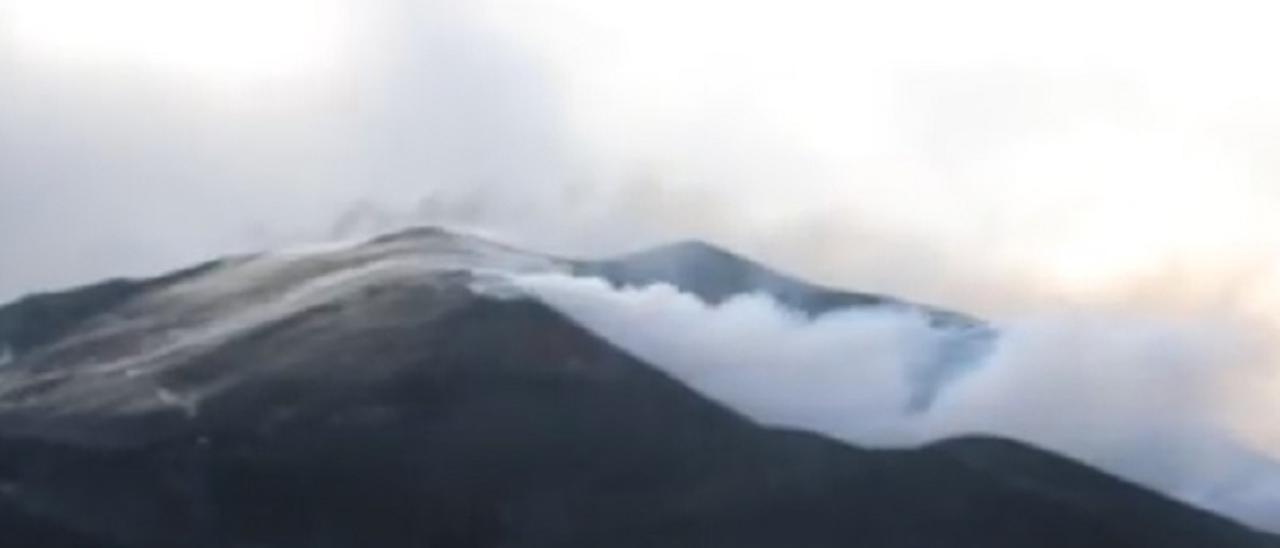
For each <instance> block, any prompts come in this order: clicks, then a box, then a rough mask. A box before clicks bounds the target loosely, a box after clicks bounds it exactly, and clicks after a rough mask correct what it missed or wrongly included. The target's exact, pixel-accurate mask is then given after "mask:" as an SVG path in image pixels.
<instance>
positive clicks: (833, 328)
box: [517, 275, 1280, 530]
mask: <svg viewBox="0 0 1280 548" xmlns="http://www.w3.org/2000/svg"><path fill="white" fill-rule="evenodd" d="M517 283H518V285H520V286H521V287H523V288H524V289H525V290H526V291H528V292H530V293H531V294H533V295H536V296H538V297H539V298H540V299H542V300H544V301H546V302H547V303H549V304H551V305H552V306H554V307H556V308H558V309H559V310H561V311H563V312H564V313H566V314H567V315H568V316H569V317H571V318H573V319H574V320H575V321H578V322H580V323H582V324H583V325H584V326H586V327H587V328H589V329H591V330H593V331H595V332H596V333H598V334H599V335H601V336H603V337H604V338H606V339H608V340H610V341H612V342H613V343H615V344H617V345H618V346H620V347H621V348H624V349H626V350H628V351H630V352H632V353H634V354H636V355H637V356H639V357H641V358H643V359H645V360H647V361H649V362H651V363H653V364H655V365H657V366H658V367H660V368H662V369H663V370H665V371H667V372H668V373H670V374H672V375H673V376H675V377H676V378H678V379H680V380H681V381H683V382H685V383H687V384H688V385H690V386H692V387H693V388H695V389H696V390H699V391H700V392H702V393H704V394H706V395H708V396H709V397H711V398H713V399H716V400H718V401H721V402H723V403H725V404H726V405H728V406H730V407H732V408H734V409H738V410H740V411H742V412H744V413H746V414H747V415H748V416H751V417H752V418H754V419H756V420H759V421H761V422H763V423H766V424H771V425H778V426H786V427H792V428H800V429H805V430H811V431H817V432H821V433H825V434H828V435H831V436H833V437H836V438H840V439H843V440H847V441H849V442H852V443H855V444H858V445H863V446H880V447H898V446H913V445H918V444H921V443H925V442H928V441H931V440H937V439H941V438H946V437H950V436H955V435H962V434H970V433H985V434H995V435H1002V436H1008V437H1013V438H1016V439H1021V440H1024V441H1027V442H1030V443H1033V444H1036V445H1039V446H1041V447H1045V448H1049V449H1053V450H1056V451H1059V452H1061V453H1064V454H1067V455H1071V456H1074V457H1076V458H1079V459H1082V460H1084V461H1086V462H1090V463H1092V464H1094V465H1096V466H1099V467H1101V468H1103V469H1106V470H1109V471H1111V472H1113V473H1116V474H1119V475H1121V476H1124V477H1127V478H1129V479H1131V480H1133V481H1137V482H1139V483H1142V484H1145V485H1148V486H1150V487H1152V488H1155V489H1158V490H1161V491H1163V492H1166V493H1169V494H1171V495H1173V496H1175V497H1178V498H1181V499H1183V500H1186V501H1188V502H1191V503H1194V504H1197V505H1201V506H1204V507H1208V508H1211V509H1215V510H1218V511H1221V512H1223V513H1226V514H1228V515H1232V516H1235V517H1236V518H1238V519H1241V520H1244V521H1247V522H1250V523H1252V524H1254V525H1256V526H1259V527H1266V528H1269V529H1271V530H1280V519H1278V518H1277V516H1280V489H1277V488H1278V487H1280V461H1278V460H1276V459H1277V457H1280V453H1278V452H1274V451H1275V450H1276V449H1280V448H1278V447H1274V446H1273V447H1271V448H1270V449H1271V451H1273V452H1271V453H1268V452H1267V449H1268V448H1266V447H1260V446H1258V445H1255V444H1253V443H1251V440H1248V439H1246V438H1243V437H1241V435H1242V434H1243V433H1244V432H1245V431H1248V430H1249V429H1251V428H1254V427H1256V426H1257V425H1258V424H1264V423H1265V421H1267V420H1268V418H1269V417H1271V416H1274V415H1271V414H1270V412H1273V411H1274V402H1273V401H1269V400H1268V399H1266V397H1265V396H1264V395H1262V394H1255V395H1252V396H1251V395H1249V394H1248V393H1247V392H1243V391H1241V390H1240V389H1239V388H1240V384H1242V383H1247V382H1252V381H1255V380H1256V379H1257V378H1258V376H1259V375H1265V374H1266V369H1265V368H1262V367H1259V365H1260V364H1266V363H1268V362H1266V361H1263V358H1265V357H1266V353H1267V352H1268V347H1267V345H1265V344H1262V341H1259V340H1249V339H1248V338H1247V337H1244V336H1243V335H1242V334H1241V332H1239V331H1235V330H1231V329H1224V328H1223V326H1222V325H1221V324H1217V323H1214V322H1206V321H1203V320H1201V321H1197V320H1171V319H1168V318H1160V317H1137V316H1119V315H1114V314H1103V313H1079V314H1074V315H1061V314H1060V315H1057V316H1049V317H1037V318H1028V319H1025V320H1016V321H1011V322H1007V323H1004V324H1002V325H1000V326H999V336H998V338H997V339H995V341H994V342H993V344H992V346H991V347H990V348H989V349H988V351H987V352H986V353H985V354H982V355H980V356H977V357H976V358H974V361H973V362H972V363H964V362H963V361H961V362H956V361H951V362H945V360H947V359H948V358H947V357H946V356H943V355H940V354H939V353H938V352H936V350H937V349H938V348H939V346H940V345H944V344H947V343H948V341H953V340H954V339H955V338H956V337H962V338H963V337H982V336H983V335H982V334H981V333H977V332H974V331H972V330H964V329H963V328H958V327H955V326H951V327H931V326H930V323H929V321H928V318H927V317H926V316H925V315H924V313H923V312H920V311H918V310H912V309H900V308H886V307H867V308H850V309H846V310H843V311H839V312H835V313H831V314H827V315H823V316H819V317H817V318H816V319H810V318H809V317H808V316H806V315H804V314H802V313H799V312H797V311H794V310H791V309H788V308H785V307H783V306H781V305H779V304H777V303H776V302H775V301H773V299H772V298H770V297H768V296H765V295H761V294H749V295H744V296H740V297H736V298H734V299H731V300H729V301H727V302H725V303H722V304H720V305H708V304H706V303H705V302H703V301H701V300H699V299H698V298H696V297H694V296H692V295H690V294H687V293H682V292H680V291H679V290H677V289H675V288H673V287H671V286H667V285H653V286H646V287H643V288H622V289H618V288H615V287H613V286H611V285H609V284H608V283H607V282H605V281H602V280H600V279H596V278H575V277H569V276H564V275H541V276H525V277H521V278H518V279H517ZM957 330H958V331H957ZM933 359H940V360H944V363H941V364H933V365H941V366H943V367H946V368H950V369H952V370H955V371H958V372H959V373H958V374H957V375H955V376H953V377H952V378H950V379H933V380H929V379H924V380H923V381H922V380H921V378H920V377H919V376H918V375H916V374H915V370H916V369H917V368H919V367H920V365H921V364H922V363H923V362H922V360H924V361H926V362H927V361H928V360H933ZM920 382H929V383H938V384H939V385H940V386H936V387H935V388H936V389H937V394H938V395H937V397H936V400H935V401H934V402H933V404H932V405H930V406H929V407H928V408H926V409H923V410H913V408H912V406H911V400H912V399H913V397H914V396H913V394H914V393H915V392H916V391H917V390H918V389H919V388H920V387H919V386H918V384H919V383H920ZM1250 398H1253V399H1252V400H1250ZM1242 400H1245V401H1242ZM1240 405H1244V406H1246V407H1251V408H1252V409H1253V410H1254V411H1255V412H1257V413H1260V414H1261V416H1253V417H1242V416H1239V415H1235V414H1234V413H1233V409H1235V408H1237V406H1240ZM1273 433H1274V431H1273Z"/></svg>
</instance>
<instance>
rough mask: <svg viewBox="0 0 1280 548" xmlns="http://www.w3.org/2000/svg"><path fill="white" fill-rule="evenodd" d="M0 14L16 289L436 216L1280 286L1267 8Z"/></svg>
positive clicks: (1092, 283) (289, 2)
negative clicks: (1277, 281) (1277, 278)
mask: <svg viewBox="0 0 1280 548" xmlns="http://www.w3.org/2000/svg"><path fill="white" fill-rule="evenodd" d="M0 10H2V11H0V13H3V17H0V37H2V38H3V40H0V48H2V49H0V251H3V256H4V257H5V259H4V261H5V262H4V265H3V266H4V268H3V269H2V270H0V298H5V297H13V296H16V295H18V294H20V293H23V292H27V291H31V290H38V289H47V288H54V287H59V286H63V285H66V284H70V283H79V282H85V281H89V280H93V279H97V278H100V277H102V276H107V275H114V274H141V273H149V272H155V271H158V270H162V269H165V268H170V267H174V266H178V265H181V264H183V263H187V262H192V261H196V260H200V259H203V258H206V257H208V256H211V255H216V254H222V253H227V252H235V251H244V250H250V249H257V248H262V247H271V246H276V245H281V244H283V243H288V242H297V241H306V240H314V239H324V238H329V237H333V236H335V235H344V234H355V233H361V232H368V231H372V230H377V229H379V228H385V227H388V226H394V225H396V224H398V223H403V222H408V221H409V220H415V221H419V222H433V221H436V222H444V221H451V222H462V221H467V222H472V223H476V224H480V225H484V226H487V227H490V228H492V229H495V230H506V231H508V232H510V233H513V234H516V235H517V236H518V237H519V238H521V239H525V240H529V241H530V242H531V243H533V244H535V245H540V246H543V247H551V248H556V249H568V250H581V251H592V252H597V251H601V250H611V249H617V248H620V247H627V246H635V245H640V244H642V243H646V242H649V241H655V240H659V239H665V238H671V237H681V236H688V235H693V236H700V237H706V238H710V239H714V240H717V241H720V242H723V243H727V244H730V245H732V246H735V247H737V248H739V249H743V250H745V251H748V252H751V253H753V254H756V255H759V256H763V257H765V258H768V259H770V260H771V261H773V262H777V263H785V264H787V265H789V266H790V267H791V268H792V269H794V270H799V271H801V272H803V273H805V274H808V275H810V276H814V277H818V278H821V279H824V280H828V281H833V282H838V283H843V284H847V285H857V286H860V287H864V288H867V289H874V290H884V291H893V292H897V293H903V294H906V295H908V296H912V297H916V298H921V299H925V300H930V301H935V302H942V303H945V304H953V305H955V306H966V307H975V308H985V309H990V311H991V312H993V313H994V312H999V311H1000V310H999V309H1000V308H1001V306H1002V305H998V304H993V303H1023V302H1033V301H1035V300H1036V299H1037V298H1041V297H1043V296H1044V295H1055V296H1057V295H1061V294H1070V295H1079V294H1089V295H1095V294H1105V295H1108V296H1114V295H1124V296H1125V298H1126V299H1131V298H1134V297H1133V295H1135V294H1137V295H1138V296H1139V297H1138V298H1141V299H1146V300H1161V299H1166V300H1167V299H1174V300H1177V299H1183V300H1187V299H1189V300H1194V301H1196V302H1198V303H1201V304H1203V303H1204V302H1210V301H1211V302H1213V303H1214V304H1215V305H1218V304H1221V303H1223V302H1226V303H1229V304H1230V306H1238V307H1245V308H1250V307H1252V308H1253V309H1255V311H1257V310H1262V311H1263V312H1264V313H1265V312H1266V309H1268V307H1270V306H1271V305H1275V304H1277V302H1278V301H1280V297H1278V296H1277V293H1278V292H1277V290H1276V288H1275V286H1276V284H1275V283H1274V282H1273V281H1272V280H1274V279H1275V278H1276V277H1277V275H1278V272H1277V271H1278V270H1280V267H1278V266H1277V255H1276V250H1277V249H1280V224H1278V223H1280V221H1277V219H1276V218H1275V216H1274V215H1272V212H1274V211H1277V210H1278V209H1277V208H1278V207H1280V184H1278V183H1277V181H1278V179H1277V177H1278V176H1280V171H1278V169H1280V165H1277V160H1276V158H1280V154H1277V152H1280V150H1277V149H1280V100H1277V99H1275V98H1276V97H1280V75H1278V74H1277V73H1276V72H1275V71H1274V70H1273V69H1272V60H1271V59H1270V54H1271V52H1274V51H1277V49H1280V43H1277V42H1280V37H1277V35H1276V34H1275V33H1274V32H1272V29H1271V28H1269V26H1268V22H1269V21H1274V20H1275V18H1274V15H1276V14H1275V13H1274V12H1273V8H1272V7H1270V6H1269V4H1268V3H1265V2H1256V3H1244V2H1214V3H1208V2H1204V3H1181V4H1179V5H1177V6H1170V5H1168V4H1167V3H1161V2H1146V1H1121V2H1114V1H1113V2H1101V1H1085V2H1072V3H1070V4H1063V3H1044V2H1012V1H996V0H981V1H976V2H965V3H954V2H943V1H935V0H915V1H906V2H868V3H858V2H854V3H834V2H818V1H812V0H800V1H797V2H786V3H782V2H729V1H721V0H713V1H701V2H686V1H679V2H677V1H675V0H658V1H649V2H622V1H617V0H606V1H595V2H581V1H571V0H539V1H534V0H480V1H469V2H430V1H424V0H379V1H375V2H355V1H354V0H316V1H304V0H258V1H249V0H225V1H221V2H200V1H196V0H181V1H174V0H164V1H161V0H113V1H111V2H102V1H97V0H0ZM886 264H889V265H894V267H893V268H888V269H885V268H877V266H882V265H886ZM992 292H1003V293H1008V295H998V296H996V297H995V298H992V297H991V295H990V294H991V293H992ZM1015 294H1016V298H1015ZM1023 294H1029V295H1033V297H1030V298H1024V297H1023V296H1022V295H1023ZM1189 295H1190V296H1191V297H1188V296H1189ZM1035 296H1038V297H1035ZM1250 303H1252V304H1250ZM1259 303H1264V304H1265V305H1266V306H1263V304H1259ZM1008 306H1012V307H1013V308H1017V307H1018V306H1023V305H1021V304H1018V305H1008Z"/></svg>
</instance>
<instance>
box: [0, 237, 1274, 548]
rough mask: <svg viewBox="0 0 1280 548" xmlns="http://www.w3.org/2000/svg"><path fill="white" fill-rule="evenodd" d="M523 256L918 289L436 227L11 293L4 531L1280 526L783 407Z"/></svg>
mask: <svg viewBox="0 0 1280 548" xmlns="http://www.w3.org/2000/svg"><path fill="white" fill-rule="evenodd" d="M527 273H560V274H568V275H591V276H600V277H604V278H606V279H608V280H610V281H611V282H613V283H615V284H618V285H627V284H649V283H670V284H673V285H676V286H677V287H680V288H682V289H683V290H685V291H687V292H689V293H692V294H694V295H697V296H699V297H700V298H703V299H705V300H708V301H709V302H717V301H721V300H725V299H728V298H732V297H733V296H734V295H737V294H741V293H745V292H764V293H768V294H770V295H773V296H774V298H775V299H777V300H778V301H779V302H780V303H782V304H784V305H786V306H792V307H795V308H796V309H798V310H803V311H805V312H806V313H810V314H822V313H825V312H829V311H831V310H835V309H838V308H842V307H849V306H914V305H910V304H908V303H903V302H900V301H897V300H894V299H890V298H887V297H880V296H875V295H864V294H856V293H842V292H837V291H833V290H828V289H823V288H818V287H815V286H811V285H809V284H805V283H803V282H800V281H798V280H795V279H793V278H790V277H787V276H784V275H782V274H779V273H776V272H773V271H770V270H768V269H766V268H764V267H761V266H759V265H756V264H754V263H752V262H750V261H747V260H745V259H742V258H740V257H737V256H736V255H733V254H731V253H728V252H725V251H722V250H719V249H717V248H715V247H713V246H709V245H706V244H700V243H692V244H680V245H677V246H672V247H666V248H659V249H657V250H654V251H651V252H646V253H640V254H637V255H631V256H627V257H622V258H618V259H613V260H604V261H580V260H566V259H561V258H555V257H549V256H546V255H542V254H538V253H532V252H528V251H524V250H520V249H515V248H512V247H509V246H505V245H502V244H498V243H495V242H491V241H488V240H484V239H481V238H477V237H473V236H469V235H465V234H458V233H453V232H449V231H445V230H441V229H434V228H431V229H415V230H411V231H406V232H402V233H399V234H394V235H390V236H385V237H381V238H377V239H374V240H371V241H369V242H366V243H363V244H359V245H351V246H345V247H336V248H331V249H326V250H311V251H296V252H283V253H273V254H263V255H257V256H248V257H236V258H228V259H224V260H220V261H216V262H212V263H208V264H205V265H201V266H199V267H196V268H192V269H188V270H185V271H181V272H178V273H175V274H172V275H169V276H164V277H160V278H155V279H149V280H117V281H112V282H107V283H103V284H99V285H95V286H90V287H85V288H81V289H76V290H72V291H67V292H63V293H54V294H45V295H36V296H31V297H27V298H25V299H23V300H20V301H18V302H16V303H13V304H11V305H8V306H6V307H3V308H0V349H3V356H4V357H5V359H4V362H3V365H0V534H3V535H4V539H5V540H4V541H3V542H0V544H3V545H5V546H15V547H18V546H21V547H27V548H36V547H65V548H72V547H86V548H87V547H117V548H143V547H173V546H189V547H209V548H213V547H218V548H231V547H246V548H248V547H255V548H259V547H273V548H275V547H281V548H282V547H309V548H310V547H332V548H345V547H356V546H360V547H364V546H377V547H388V548H394V547H411V546H412V547H418V546H439V547H511V548H515V547H552V546H554V547H570V546H582V547H593V548H594V547H598V546H610V547H620V548H626V547H651V546H662V547H664V548H673V547H682V546H688V547H695V546H697V547H710V546H732V547H736V548H748V547H753V546H787V547H789V546H815V547H816V546H863V547H868V548H889V547H941V546H983V547H987V548H1000V547H1026V546H1035V547H1041V548H1053V547H1090V548H1108V547H1117V548H1118V547H1126V548H1127V547H1148V546H1149V547H1161V548H1177V547H1189V548H1190V547H1194V548H1205V547H1214V548H1229V547H1259V548H1262V547H1278V546H1280V541H1278V540H1277V539H1276V538H1274V537H1271V536H1267V535H1264V534H1261V533H1258V532H1255V531H1252V530H1249V529H1246V528H1244V527H1242V526H1239V525H1237V524H1235V523H1233V522H1230V521H1228V520H1226V519H1223V518H1220V517H1217V516H1213V515H1210V514H1207V513H1204V512H1202V511H1199V510H1196V509H1193V508H1190V507H1186V506H1184V505H1181V504H1179V503H1177V502H1174V501H1172V500H1169V499H1167V498H1165V497H1163V496H1161V495H1158V494H1155V493H1152V492H1149V491H1147V490H1144V489H1142V488H1140V487H1137V486H1134V485H1132V484H1129V483H1126V482H1123V481H1120V480H1118V479H1115V478H1112V477H1110V476H1108V475H1106V474H1103V473H1101V472H1099V471H1096V470H1093V469H1091V468H1088V467H1086V466H1084V465H1081V464H1079V463H1076V462H1074V461H1071V460H1068V459H1065V458H1062V457H1059V456H1056V455H1053V454H1050V453H1047V452H1044V451H1041V450H1038V449H1035V448H1032V447H1029V446H1026V445H1023V444H1019V443H1015V442H1011V441H1005V440H998V439H984V438H968V439H959V440H951V441H946V442H942V443H938V444H934V445H931V446H927V447H923V448H920V449H915V450H893V451H889V450H865V449H860V448H857V447H852V446H849V445H845V444H842V443H838V442H836V441H833V440H830V439H827V438H824V437H822V436H818V435H814V434H808V433H801V432H794V431H785V430H778V429H771V428H766V427H763V426H761V425H759V424H756V423H753V422H752V421H750V420H747V419H746V418H744V417H742V416H741V415H739V414H737V413H735V412H733V411H732V410H729V409H726V408H724V407H722V406H721V405H719V404H717V403H714V402H712V401H709V400H707V399H705V398H703V397H701V396H700V395H698V394H697V393H695V392H693V391H692V390H690V389H688V388H686V387H685V386H684V385H682V384H680V383H679V382H677V381H675V380H674V379H672V378H670V377H669V376H667V375H665V374H664V373H662V372H661V371H660V370H658V369H655V368H654V367H652V366H651V365H649V364H646V363H644V362H642V361H640V360H638V359H636V358H634V357H632V356H630V355H629V354H627V353H625V352H623V351H621V350H619V349H617V348H615V347H613V346H612V345H610V344H609V343H607V342H606V341H604V340H603V339H601V338H599V337H597V336H596V335H594V334H593V333H592V332H590V331H588V330H586V329H584V328H583V327H582V326H579V325H577V324H575V323H574V322H572V321H570V320H568V319H567V318H566V317H564V316H562V315H561V314H560V313H558V312H557V311H556V310H554V309H552V308H550V307H548V306H547V305H545V304H543V303H541V302H539V301H538V300H536V299H533V298H530V297H526V296H523V295H521V294H520V293H519V292H518V291H516V290H515V289H514V288H510V287H504V286H503V279H504V277H506V276H512V275H518V274H527ZM926 310H929V312H930V313H932V314H936V315H937V316H936V317H937V318H938V321H939V322H940V323H944V324H949V325H954V324H964V325H966V326H967V328H972V329H977V330H983V329H986V328H985V327H983V326H982V324H981V322H978V321H977V320H973V319H970V318H967V317H964V316H962V315H959V314H952V313H948V312H944V311H935V310H932V309H926Z"/></svg>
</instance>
